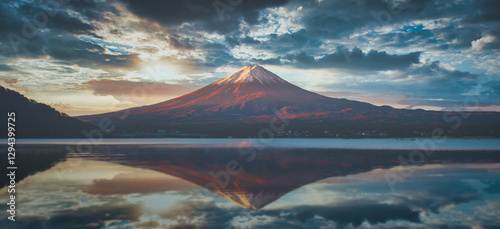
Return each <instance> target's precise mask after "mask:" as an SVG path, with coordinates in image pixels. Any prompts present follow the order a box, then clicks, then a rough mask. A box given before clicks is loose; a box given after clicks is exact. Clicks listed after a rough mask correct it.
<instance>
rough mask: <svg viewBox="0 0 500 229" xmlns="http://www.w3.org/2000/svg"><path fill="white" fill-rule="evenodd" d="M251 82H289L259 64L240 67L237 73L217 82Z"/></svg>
mask: <svg viewBox="0 0 500 229" xmlns="http://www.w3.org/2000/svg"><path fill="white" fill-rule="evenodd" d="M250 82H257V83H261V84H282V83H288V82H286V81H285V80H284V79H282V78H280V77H279V76H277V75H276V74H274V73H272V72H270V71H268V70H267V69H265V68H263V67H261V66H259V65H253V66H246V67H243V68H240V69H239V70H238V71H236V72H235V73H233V74H231V75H228V76H226V77H224V78H222V79H221V80H219V81H218V82H217V84H240V83H250Z"/></svg>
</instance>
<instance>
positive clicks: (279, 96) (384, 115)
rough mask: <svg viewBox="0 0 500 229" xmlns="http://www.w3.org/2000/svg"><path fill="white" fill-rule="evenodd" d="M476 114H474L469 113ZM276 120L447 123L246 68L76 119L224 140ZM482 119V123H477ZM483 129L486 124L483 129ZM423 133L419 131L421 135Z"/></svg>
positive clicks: (349, 126)
mask: <svg viewBox="0 0 500 229" xmlns="http://www.w3.org/2000/svg"><path fill="white" fill-rule="evenodd" d="M471 114H473V113H471ZM474 114H475V115H472V116H473V118H471V119H470V123H474V124H478V121H479V122H485V121H488V122H489V121H492V118H493V119H494V120H499V119H498V116H499V115H498V114H496V113H495V115H493V116H492V115H487V114H484V113H478V112H476V113H474ZM276 115H278V116H280V117H281V118H284V119H288V120H291V121H292V122H291V126H290V127H292V128H295V129H304V130H305V129H307V130H313V129H314V130H317V131H318V130H320V129H323V130H328V129H332V128H334V129H342V130H344V131H348V130H351V131H352V130H362V129H363V128H371V129H380V130H383V128H387V127H391V128H392V129H394V128H396V129H398V131H405V130H406V131H408V130H411V131H413V130H414V129H415V128H420V129H423V130H425V131H428V130H427V129H430V128H434V127H436V126H439V125H447V126H449V124H447V123H445V122H444V121H443V112H433V111H423V110H403V109H394V108H392V107H388V106H382V107H378V106H374V105H371V104H368V103H363V102H357V101H352V100H347V99H336V98H330V97H325V96H322V95H319V94H316V93H313V92H310V91H307V90H304V89H301V88H299V87H297V86H295V85H293V84H291V83H289V82H287V81H285V80H283V79H282V78H280V77H279V76H277V75H275V74H274V73H272V72H270V71H268V70H266V69H264V68H262V67H260V66H258V65H254V66H246V67H243V68H241V69H240V70H238V71H236V72H235V73H233V74H231V75H229V76H227V77H225V78H223V79H221V80H219V81H217V82H214V83H212V84H210V85H208V86H206V87H203V88H201V89H199V90H197V91H194V92H192V93H189V94H186V95H183V96H180V97H178V98H175V99H172V100H168V101H165V102H161V103H157V104H153V105H149V106H142V107H136V108H131V109H128V110H123V111H117V112H111V113H105V114H100V115H88V116H80V117H77V118H78V119H80V120H82V121H87V122H90V123H97V122H98V121H99V120H101V119H103V118H108V119H111V120H112V121H113V123H114V124H116V126H117V129H120V130H125V131H156V130H158V129H167V130H168V129H179V130H182V131H187V132H191V133H194V132H197V133H211V134H216V135H220V136H224V135H237V136H243V137H248V134H249V132H251V133H254V134H256V132H255V131H256V130H258V129H260V128H262V127H263V126H265V125H268V124H269V122H270V120H272V118H273V117H275V116H276ZM478 117H479V119H478ZM481 125H483V124H481ZM423 130H419V131H423Z"/></svg>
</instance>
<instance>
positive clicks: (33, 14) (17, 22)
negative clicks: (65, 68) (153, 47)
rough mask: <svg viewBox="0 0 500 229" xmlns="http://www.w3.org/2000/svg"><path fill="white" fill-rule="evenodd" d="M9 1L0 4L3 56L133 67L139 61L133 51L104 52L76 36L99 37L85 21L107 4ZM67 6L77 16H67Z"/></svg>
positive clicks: (87, 65)
mask: <svg viewBox="0 0 500 229" xmlns="http://www.w3.org/2000/svg"><path fill="white" fill-rule="evenodd" d="M11 3H12V2H2V3H0V15H1V16H0V43H1V44H0V50H1V54H2V55H3V56H4V57H6V58H25V57H28V58H39V57H43V56H50V57H52V58H54V59H56V60H60V61H61V62H60V63H63V64H68V65H72V64H77V65H80V66H83V67H92V68H103V67H104V68H107V67H135V64H136V63H138V61H139V59H138V57H137V56H138V55H136V54H121V55H111V54H105V51H106V50H105V49H104V48H103V47H102V46H101V45H98V44H96V43H90V42H89V41H85V40H82V39H80V38H79V36H81V35H87V36H90V37H95V38H96V39H99V37H97V36H96V35H95V34H94V32H93V31H94V30H95V29H96V28H95V26H93V25H92V24H91V23H90V22H89V20H94V19H100V17H101V16H100V15H102V14H103V13H104V12H107V11H109V10H110V9H111V8H112V7H111V6H108V5H106V4H104V3H102V2H101V3H97V2H94V1H83V0H82V1H79V0H77V1H70V2H69V3H67V4H55V5H51V4H46V3H45V4H44V2H41V1H36V2H33V3H27V2H22V3H17V4H19V6H17V5H16V4H11ZM78 7H80V8H78ZM77 8H78V10H76V9H77ZM68 9H73V10H75V11H76V12H79V13H80V14H79V15H80V16H74V15H73V16H72V15H70V14H69V12H68V11H67V10H68ZM37 15H38V16H37ZM40 15H44V16H40ZM44 17H45V19H44ZM44 20H46V21H44ZM44 22H45V23H44Z"/></svg>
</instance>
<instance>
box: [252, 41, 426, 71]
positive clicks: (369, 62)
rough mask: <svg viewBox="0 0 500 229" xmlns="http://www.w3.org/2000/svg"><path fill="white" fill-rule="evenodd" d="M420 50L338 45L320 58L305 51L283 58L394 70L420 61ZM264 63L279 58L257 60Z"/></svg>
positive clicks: (327, 65)
mask: <svg viewBox="0 0 500 229" xmlns="http://www.w3.org/2000/svg"><path fill="white" fill-rule="evenodd" d="M419 58H420V52H413V53H409V54H404V55H396V54H388V53H386V52H383V51H382V52H380V51H377V50H370V51H368V52H367V53H364V52H363V51H362V50H361V49H359V48H353V49H352V50H351V51H349V50H347V49H345V48H343V47H337V50H336V52H334V53H331V54H326V55H324V56H323V57H320V58H314V57H313V56H309V55H308V54H307V53H306V52H305V51H302V52H300V53H299V54H296V55H288V56H286V57H284V58H283V59H285V60H289V61H291V63H292V64H293V65H295V66H297V67H300V68H344V69H352V70H377V71H378V70H392V69H404V68H407V67H409V66H411V65H412V64H417V63H419V62H420V60H419ZM256 61H260V62H261V63H262V64H265V63H277V62H278V61H277V59H269V60H256Z"/></svg>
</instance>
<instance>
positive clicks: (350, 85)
mask: <svg viewBox="0 0 500 229" xmlns="http://www.w3.org/2000/svg"><path fill="white" fill-rule="evenodd" d="M499 10H500V2H499V1H496V0H479V1H465V0H453V1H427V0H419V1H411V0H358V1H346V0H342V1H341V0H308V1H307V0H276V1H265V0H214V1H207V0H185V1H164V0H149V1H138V0H51V1H41V0H30V1H27V0H26V1H25V0H16V1H14V0H4V1H2V2H0V85H1V86H3V87H7V88H9V89H12V90H16V91H18V92H20V93H22V94H24V95H25V96H27V97H29V98H31V99H34V100H36V101H38V102H43V103H46V104H49V105H51V106H53V107H54V108H56V109H58V110H59V111H62V112H65V113H67V114H69V115H73V116H76V115H85V114H96V113H104V112H110V111H116V110H120V109H125V108H129V107H135V106H141V105H147V104H154V103H158V102H162V101H165V100H168V99H171V98H175V97H177V96H180V95H183V94H186V93H188V92H191V91H194V90H196V89H198V88H201V87H203V86H205V85H208V84H210V83H212V82H215V81H217V80H219V79H221V78H223V77H224V76H226V75H229V74H231V73H233V72H234V71H236V70H237V69H239V68H241V67H243V66H247V65H254V64H259V65H261V66H263V67H265V68H266V69H268V70H270V71H272V72H274V73H276V74H277V75H279V76H280V77H282V78H283V79H285V80H287V81H289V82H291V83H293V84H295V85H297V86H300V87H302V88H304V89H307V90H310V91H314V92H317V93H320V94H323V95H326V96H331V97H336V98H347V99H353V100H358V101H364V102H369V103H373V104H375V105H390V106H393V107H397V108H408V109H418V108H420V109H427V110H464V109H465V110H484V111H500V64H499V63H500V55H499V53H500V52H499V50H500V14H498V12H499Z"/></svg>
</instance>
